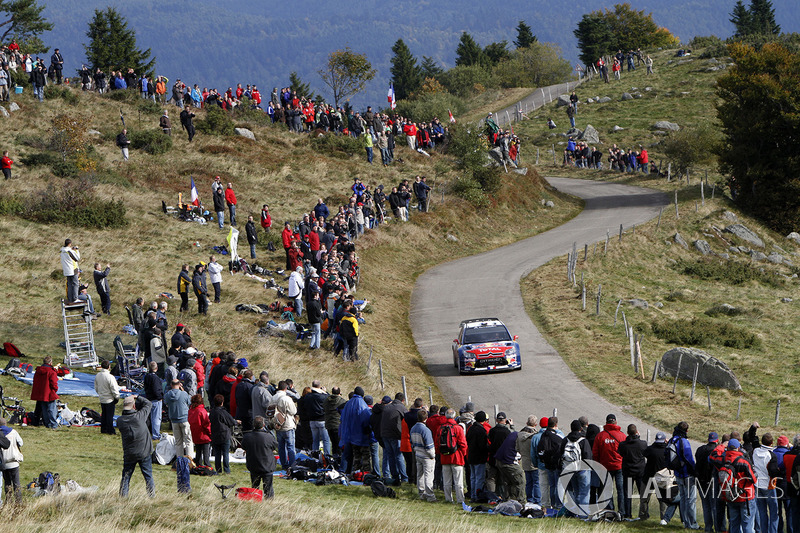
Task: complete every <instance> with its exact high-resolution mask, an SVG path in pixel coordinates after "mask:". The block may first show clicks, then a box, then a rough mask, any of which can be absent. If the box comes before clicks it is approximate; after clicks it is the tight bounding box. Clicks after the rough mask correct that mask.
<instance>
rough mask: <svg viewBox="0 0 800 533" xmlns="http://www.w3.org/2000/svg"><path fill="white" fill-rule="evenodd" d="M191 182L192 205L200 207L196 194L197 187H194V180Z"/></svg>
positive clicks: (198, 197) (198, 196)
mask: <svg viewBox="0 0 800 533" xmlns="http://www.w3.org/2000/svg"><path fill="white" fill-rule="evenodd" d="M190 179H191V180H192V205H200V195H199V194H197V187H195V185H194V178H190Z"/></svg>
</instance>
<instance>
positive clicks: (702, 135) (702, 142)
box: [663, 123, 720, 173]
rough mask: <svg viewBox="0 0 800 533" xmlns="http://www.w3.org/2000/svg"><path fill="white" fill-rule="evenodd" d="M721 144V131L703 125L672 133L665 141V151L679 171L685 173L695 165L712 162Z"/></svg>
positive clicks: (705, 124)
mask: <svg viewBox="0 0 800 533" xmlns="http://www.w3.org/2000/svg"><path fill="white" fill-rule="evenodd" d="M719 144H720V134H719V129H717V128H713V127H711V125H709V124H707V123H703V124H701V125H700V126H698V127H696V128H684V129H682V130H680V131H676V132H673V133H671V134H670V136H669V137H667V138H666V139H665V140H664V143H663V149H664V154H666V156H667V157H668V158H669V160H670V161H672V164H673V165H675V167H676V168H677V169H678V171H679V172H681V173H684V172H686V170H687V169H690V168H692V167H693V166H695V165H698V164H700V163H709V162H711V161H712V160H713V159H714V153H715V151H716V147H717V146H718V145H719Z"/></svg>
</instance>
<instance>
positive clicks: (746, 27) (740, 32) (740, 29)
mask: <svg viewBox="0 0 800 533" xmlns="http://www.w3.org/2000/svg"><path fill="white" fill-rule="evenodd" d="M729 20H730V21H731V23H732V24H733V25H734V27H735V28H736V33H735V34H734V35H736V36H738V37H742V36H744V35H750V34H751V33H753V31H752V28H753V24H752V20H751V19H750V11H749V10H748V9H747V8H746V7H744V4H743V3H742V0H736V4H735V5H734V6H733V11H732V12H731V18H730V19H729Z"/></svg>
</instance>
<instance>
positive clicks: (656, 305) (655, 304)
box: [653, 302, 664, 309]
mask: <svg viewBox="0 0 800 533" xmlns="http://www.w3.org/2000/svg"><path fill="white" fill-rule="evenodd" d="M653 307H655V308H656V309H661V308H662V307H664V304H662V303H661V302H656V303H654V304H653Z"/></svg>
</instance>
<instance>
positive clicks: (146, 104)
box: [136, 98, 164, 116]
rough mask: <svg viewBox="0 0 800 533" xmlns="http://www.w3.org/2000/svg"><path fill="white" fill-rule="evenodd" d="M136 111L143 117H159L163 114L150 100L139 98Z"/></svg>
mask: <svg viewBox="0 0 800 533" xmlns="http://www.w3.org/2000/svg"><path fill="white" fill-rule="evenodd" d="M136 109H137V110H138V111H139V112H140V113H141V114H143V115H154V116H160V115H161V114H162V113H163V112H164V111H163V110H162V109H161V106H160V105H159V104H157V103H155V102H154V101H152V100H142V99H141V98H140V99H139V105H137V106H136Z"/></svg>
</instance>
